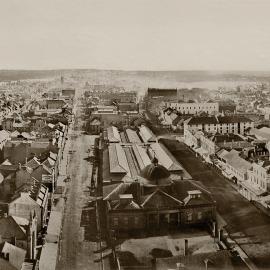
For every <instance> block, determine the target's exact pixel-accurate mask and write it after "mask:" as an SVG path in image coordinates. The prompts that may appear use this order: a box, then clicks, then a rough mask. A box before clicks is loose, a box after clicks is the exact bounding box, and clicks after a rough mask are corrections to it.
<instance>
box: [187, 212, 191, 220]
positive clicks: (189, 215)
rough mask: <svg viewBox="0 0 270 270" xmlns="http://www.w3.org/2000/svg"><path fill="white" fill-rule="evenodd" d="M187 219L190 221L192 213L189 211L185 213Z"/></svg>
mask: <svg viewBox="0 0 270 270" xmlns="http://www.w3.org/2000/svg"><path fill="white" fill-rule="evenodd" d="M187 220H188V221H192V213H191V212H189V213H187Z"/></svg>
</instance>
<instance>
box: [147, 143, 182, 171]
mask: <svg viewBox="0 0 270 270" xmlns="http://www.w3.org/2000/svg"><path fill="white" fill-rule="evenodd" d="M149 149H150V150H151V151H152V155H153V157H154V156H156V157H157V159H158V160H159V163H160V164H161V165H163V166H164V167H165V168H166V169H167V170H169V171H174V172H177V171H178V172H180V171H182V170H183V168H182V166H181V165H180V164H179V163H178V161H177V160H176V159H175V158H174V157H173V156H172V155H171V153H170V152H169V151H168V149H167V148H166V147H165V146H164V145H163V144H161V143H153V144H151V145H150V148H149Z"/></svg>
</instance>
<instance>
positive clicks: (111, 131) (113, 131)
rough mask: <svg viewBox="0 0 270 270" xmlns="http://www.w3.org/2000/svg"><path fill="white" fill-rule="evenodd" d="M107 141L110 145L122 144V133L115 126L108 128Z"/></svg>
mask: <svg viewBox="0 0 270 270" xmlns="http://www.w3.org/2000/svg"><path fill="white" fill-rule="evenodd" d="M106 140H107V141H108V142H109V143H119V142H121V136H120V133H119V131H118V129H117V127H115V126H110V127H108V128H107V133H106Z"/></svg>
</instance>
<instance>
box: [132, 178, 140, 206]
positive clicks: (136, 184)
mask: <svg viewBox="0 0 270 270" xmlns="http://www.w3.org/2000/svg"><path fill="white" fill-rule="evenodd" d="M133 185H134V190H135V198H134V199H135V200H136V202H137V203H139V204H140V201H141V195H142V194H141V191H142V190H141V185H140V183H139V181H138V179H135V181H134V182H133Z"/></svg>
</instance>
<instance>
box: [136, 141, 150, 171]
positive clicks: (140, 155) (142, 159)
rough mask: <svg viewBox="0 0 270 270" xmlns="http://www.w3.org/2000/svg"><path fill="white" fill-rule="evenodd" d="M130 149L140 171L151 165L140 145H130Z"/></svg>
mask: <svg viewBox="0 0 270 270" xmlns="http://www.w3.org/2000/svg"><path fill="white" fill-rule="evenodd" d="M132 149H133V152H134V154H135V157H136V160H137V162H138V164H139V167H140V169H141V170H142V169H144V168H145V167H146V166H148V165H150V164H151V160H150V158H149V156H148V155H147V153H146V149H145V148H143V147H142V146H140V145H132Z"/></svg>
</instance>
